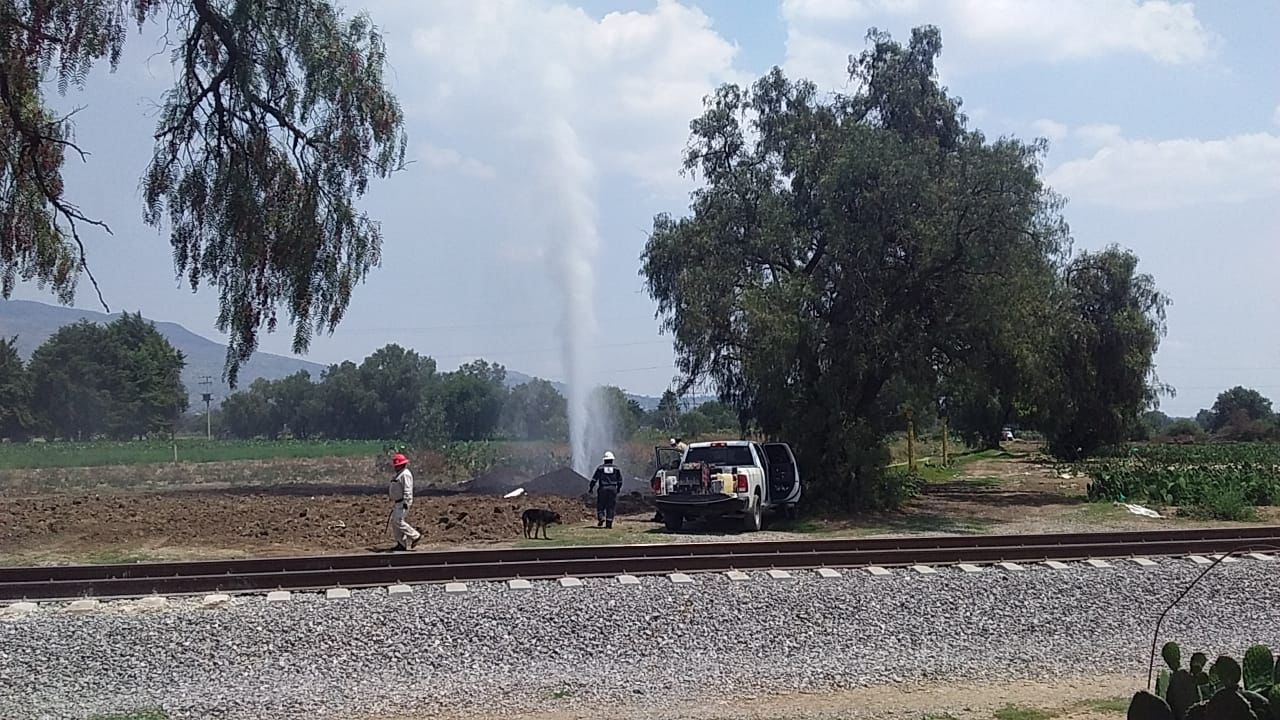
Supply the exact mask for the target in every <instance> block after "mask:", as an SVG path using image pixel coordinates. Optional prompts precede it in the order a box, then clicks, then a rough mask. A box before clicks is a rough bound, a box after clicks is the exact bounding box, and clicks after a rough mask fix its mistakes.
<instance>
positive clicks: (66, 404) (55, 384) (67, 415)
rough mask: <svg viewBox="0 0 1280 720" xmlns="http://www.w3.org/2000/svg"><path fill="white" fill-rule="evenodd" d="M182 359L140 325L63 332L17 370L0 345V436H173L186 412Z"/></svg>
mask: <svg viewBox="0 0 1280 720" xmlns="http://www.w3.org/2000/svg"><path fill="white" fill-rule="evenodd" d="M185 366H186V360H185V359H184V358H183V356H182V353H181V352H180V351H178V350H177V349H175V348H174V347H173V346H172V345H170V344H169V341H168V340H166V339H165V338H164V336H163V335H161V334H160V332H159V331H157V330H156V329H155V326H154V325H152V324H151V323H150V322H147V321H146V320H144V319H143V318H142V315H141V314H133V315H130V314H127V313H126V314H124V315H122V316H120V317H119V318H118V319H116V320H113V321H112V322H110V323H108V324H106V325H102V324H98V323H92V322H89V321H87V320H82V321H80V322H78V323H75V324H72V325H65V326H63V327H62V328H60V329H59V330H58V331H57V332H55V333H54V334H53V335H51V336H50V337H49V339H48V340H46V341H45V342H44V343H43V344H42V345H40V347H38V348H36V351H35V352H34V353H32V356H31V361H30V362H29V363H25V364H24V363H23V361H22V357H21V356H20V355H19V354H18V348H17V338H8V339H0V437H3V438H7V439H11V440H23V439H27V438H30V437H36V436H39V437H48V438H62V439H70V440H90V439H94V438H110V439H114V440H128V439H132V438H142V437H146V436H150V435H156V434H172V433H173V432H174V430H175V428H176V426H177V423H178V421H179V419H180V417H181V415H182V413H183V411H185V410H186V409H187V391H186V388H185V387H183V385H182V379H181V375H182V369H183V367H185Z"/></svg>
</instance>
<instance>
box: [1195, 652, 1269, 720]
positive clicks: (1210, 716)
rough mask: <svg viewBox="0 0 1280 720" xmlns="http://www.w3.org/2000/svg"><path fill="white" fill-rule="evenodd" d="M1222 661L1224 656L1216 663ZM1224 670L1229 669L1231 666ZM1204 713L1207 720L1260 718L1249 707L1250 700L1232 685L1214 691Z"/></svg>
mask: <svg viewBox="0 0 1280 720" xmlns="http://www.w3.org/2000/svg"><path fill="white" fill-rule="evenodd" d="M1228 659H1230V658H1228ZM1221 661H1222V658H1218V660H1217V661H1216V662H1215V663H1214V664H1215V665H1217V664H1218V663H1220V662H1221ZM1232 662H1234V661H1232ZM1223 670H1224V671H1229V670H1230V666H1228V667H1225V668H1223ZM1226 677H1227V678H1230V675H1229V674H1227V675H1226ZM1239 680H1240V679H1239V677H1237V678H1236V681H1237V682H1239ZM1204 715H1205V718H1206V720H1258V716H1257V715H1254V714H1253V710H1252V709H1251V708H1250V707H1249V701H1248V700H1246V699H1245V698H1244V696H1243V695H1241V694H1240V693H1239V692H1238V691H1236V690H1235V689H1233V688H1232V687H1228V688H1226V689H1224V690H1219V691H1218V692H1216V693H1214V694H1213V697H1212V698H1210V699H1209V702H1207V703H1205V708H1204Z"/></svg>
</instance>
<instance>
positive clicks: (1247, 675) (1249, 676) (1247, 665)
mask: <svg viewBox="0 0 1280 720" xmlns="http://www.w3.org/2000/svg"><path fill="white" fill-rule="evenodd" d="M1243 666H1244V687H1245V689H1246V690H1260V689H1262V688H1267V687H1270V686H1271V684H1272V675H1273V674H1274V673H1275V669H1276V658H1275V656H1274V655H1272V654H1271V650H1269V649H1268V648H1267V646H1266V645H1254V646H1253V647H1251V648H1249V649H1248V650H1247V651H1245V654H1244V663H1243Z"/></svg>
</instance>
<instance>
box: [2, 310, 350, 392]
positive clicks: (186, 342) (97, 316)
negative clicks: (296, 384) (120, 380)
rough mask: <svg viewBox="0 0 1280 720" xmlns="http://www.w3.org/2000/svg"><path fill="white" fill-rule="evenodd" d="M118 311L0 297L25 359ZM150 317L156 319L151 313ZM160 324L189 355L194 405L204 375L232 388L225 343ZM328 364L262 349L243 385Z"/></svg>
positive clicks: (8, 331) (5, 326) (316, 372)
mask: <svg viewBox="0 0 1280 720" xmlns="http://www.w3.org/2000/svg"><path fill="white" fill-rule="evenodd" d="M113 317H115V316H114V315H107V314H106V313H102V312H95V311H93V310H81V309H78V308H69V307H62V306H59V305H46V304H44V303H38V302H30V301H26V300H5V301H0V337H13V336H15V335H16V336H17V337H18V352H20V353H21V354H22V357H23V358H24V359H27V358H30V357H31V353H32V352H33V351H34V350H35V349H36V348H37V347H39V346H40V344H41V343H43V342H44V341H45V340H47V339H48V338H49V336H50V335H52V334H53V333H54V332H55V331H57V329H58V328H60V327H62V326H63V325H70V324H71V323H74V322H79V321H80V320H88V321H90V322H100V323H105V322H110V321H111V319H112V318H113ZM148 319H150V318H148ZM152 322H154V323H155V326H156V329H157V330H159V331H160V333H161V334H162V335H164V336H165V338H166V339H168V340H169V342H170V343H171V344H172V345H173V346H174V347H175V348H177V349H179V350H181V351H182V353H183V355H185V356H186V358H187V367H186V369H184V370H183V372H182V382H183V384H184V385H186V386H187V392H188V394H189V395H190V396H191V408H192V409H193V410H195V409H197V407H198V406H203V404H202V403H201V402H200V393H202V392H204V388H202V387H201V386H200V379H201V378H202V377H204V376H209V377H210V378H211V379H212V380H213V386H212V392H213V394H214V398H215V400H221V399H222V398H223V397H226V395H227V393H229V392H230V391H231V390H230V388H229V387H227V385H226V384H225V383H223V382H222V367H223V364H224V363H225V361H226V352H227V349H226V347H225V346H224V345H222V343H218V342H214V341H213V340H210V339H208V338H206V337H202V336H200V335H197V334H195V333H193V332H191V331H190V330H188V329H186V328H185V327H183V326H181V325H178V324H176V323H170V322H160V321H157V320H152ZM324 368H325V366H324V365H321V364H319V363H313V362H308V361H306V360H301V359H298V358H291V357H285V356H283V355H272V354H271V353H256V354H254V356H253V357H252V358H250V360H249V362H248V363H246V364H245V365H244V366H243V367H241V368H240V383H239V385H240V387H245V386H248V384H249V383H251V382H253V381H254V380H256V379H258V378H267V379H268V380H275V379H277V378H282V377H285V376H288V375H292V374H293V373H295V372H297V371H299V370H306V371H307V372H309V373H311V376H312V377H315V378H318V377H319V376H320V372H321V371H322V370H324Z"/></svg>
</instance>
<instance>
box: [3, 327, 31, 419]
mask: <svg viewBox="0 0 1280 720" xmlns="http://www.w3.org/2000/svg"><path fill="white" fill-rule="evenodd" d="M34 426H35V421H34V419H33V418H32V416H31V375H30V373H28V372H27V368H26V367H24V366H23V364H22V356H20V355H19V354H18V338H16V337H12V338H0V438H7V439H10V440H20V439H23V438H25V437H26V436H27V435H28V434H29V433H30V432H31V430H32V429H33V428H34Z"/></svg>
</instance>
